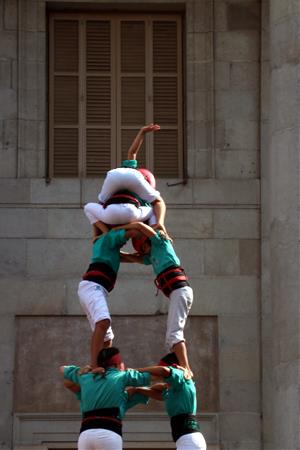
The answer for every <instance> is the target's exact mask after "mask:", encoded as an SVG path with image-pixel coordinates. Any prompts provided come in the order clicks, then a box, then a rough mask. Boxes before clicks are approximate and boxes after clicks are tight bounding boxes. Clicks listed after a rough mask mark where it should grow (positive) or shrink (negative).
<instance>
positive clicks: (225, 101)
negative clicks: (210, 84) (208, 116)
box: [216, 91, 258, 121]
mask: <svg viewBox="0 0 300 450" xmlns="http://www.w3.org/2000/svg"><path fill="white" fill-rule="evenodd" d="M228 117H230V118H232V119H235V120H237V119H244V120H249V121H250V120H258V95H257V93H255V92H252V91H218V92H217V94H216V118H217V120H226V119H228Z"/></svg>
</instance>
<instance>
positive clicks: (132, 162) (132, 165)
mask: <svg viewBox="0 0 300 450" xmlns="http://www.w3.org/2000/svg"><path fill="white" fill-rule="evenodd" d="M137 165H138V163H137V160H136V159H124V160H123V161H122V164H121V166H122V167H126V168H127V169H136V168H137Z"/></svg>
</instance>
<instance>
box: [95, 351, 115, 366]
mask: <svg viewBox="0 0 300 450" xmlns="http://www.w3.org/2000/svg"><path fill="white" fill-rule="evenodd" d="M118 353H120V350H119V349H118V348H117V347H107V348H103V349H102V350H100V352H99V353H98V357H97V366H98V367H103V368H104V369H106V368H107V362H108V361H109V360H110V358H112V357H113V356H114V355H117V354H118Z"/></svg>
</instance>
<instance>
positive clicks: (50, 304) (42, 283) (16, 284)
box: [0, 274, 66, 316]
mask: <svg viewBox="0 0 300 450" xmlns="http://www.w3.org/2000/svg"><path fill="white" fill-rule="evenodd" d="M46 275H47V274H46ZM45 278H46V276H45ZM0 287H1V292H2V295H3V296H4V298H5V302H1V303H0V312H1V314H12V315H13V316H15V315H16V316H17V315H28V316H29V315H30V316H34V315H43V314H44V315H59V314H65V311H66V281H65V279H62V280H57V279H53V280H50V279H39V278H38V277H34V276H33V278H32V279H28V278H23V277H16V276H14V277H10V278H8V277H6V278H4V277H2V279H1V281H0Z"/></svg>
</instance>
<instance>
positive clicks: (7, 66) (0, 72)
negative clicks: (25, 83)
mask: <svg viewBox="0 0 300 450" xmlns="http://www.w3.org/2000/svg"><path fill="white" fill-rule="evenodd" d="M11 88H12V61H11V60H9V59H0V89H11Z"/></svg>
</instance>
